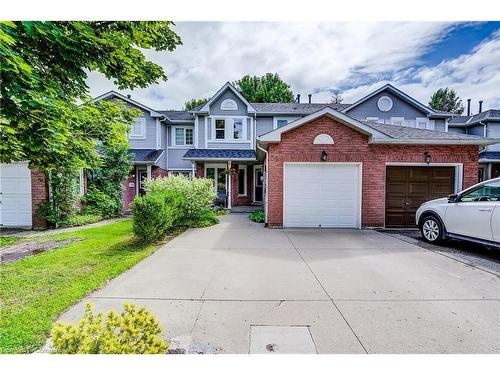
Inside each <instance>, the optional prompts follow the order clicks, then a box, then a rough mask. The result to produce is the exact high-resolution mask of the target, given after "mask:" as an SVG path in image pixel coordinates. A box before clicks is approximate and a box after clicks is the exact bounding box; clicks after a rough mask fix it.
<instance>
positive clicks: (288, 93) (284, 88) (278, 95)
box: [233, 73, 295, 103]
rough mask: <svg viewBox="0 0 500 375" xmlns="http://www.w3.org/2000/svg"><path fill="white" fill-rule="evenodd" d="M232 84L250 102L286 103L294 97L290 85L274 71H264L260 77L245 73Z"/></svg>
mask: <svg viewBox="0 0 500 375" xmlns="http://www.w3.org/2000/svg"><path fill="white" fill-rule="evenodd" d="M233 84H234V85H235V86H236V88H237V89H238V91H239V92H241V94H242V95H243V96H244V97H245V99H246V100H248V101H249V102H251V103H286V102H293V100H294V98H295V95H294V93H293V91H292V90H290V85H289V84H287V83H286V82H285V81H283V80H282V79H281V78H280V76H279V75H278V74H276V73H274V74H273V73H266V74H265V75H263V76H262V77H257V76H253V77H251V76H249V75H246V76H244V77H243V78H242V79H240V80H238V81H236V82H233Z"/></svg>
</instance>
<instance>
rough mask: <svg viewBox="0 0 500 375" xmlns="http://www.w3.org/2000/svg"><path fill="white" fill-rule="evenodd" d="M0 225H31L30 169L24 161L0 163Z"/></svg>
mask: <svg viewBox="0 0 500 375" xmlns="http://www.w3.org/2000/svg"><path fill="white" fill-rule="evenodd" d="M0 191H1V193H2V194H1V195H0V199H1V203H0V225H2V226H4V227H31V225H32V212H31V171H30V170H29V168H28V165H27V164H26V163H12V164H0Z"/></svg>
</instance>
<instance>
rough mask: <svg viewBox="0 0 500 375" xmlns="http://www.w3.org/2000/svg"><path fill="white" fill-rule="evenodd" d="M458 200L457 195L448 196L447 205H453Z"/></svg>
mask: <svg viewBox="0 0 500 375" xmlns="http://www.w3.org/2000/svg"><path fill="white" fill-rule="evenodd" d="M457 200H458V194H450V195H448V203H455V202H456V201H457Z"/></svg>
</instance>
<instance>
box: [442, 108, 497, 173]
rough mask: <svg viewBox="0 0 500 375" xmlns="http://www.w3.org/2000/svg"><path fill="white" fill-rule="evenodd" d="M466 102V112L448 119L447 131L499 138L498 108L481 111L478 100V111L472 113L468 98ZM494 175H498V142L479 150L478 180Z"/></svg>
mask: <svg viewBox="0 0 500 375" xmlns="http://www.w3.org/2000/svg"><path fill="white" fill-rule="evenodd" d="M467 102H468V103H467V114H466V115H464V116H455V117H453V118H451V119H449V121H448V125H447V128H448V131H450V132H455V133H461V134H472V135H477V136H480V137H488V138H500V109H487V110H485V111H483V110H482V104H483V103H482V101H479V108H478V113H477V114H474V115H472V114H471V109H470V99H468V100H467ZM495 177H500V143H497V144H493V145H488V146H485V147H484V148H482V149H481V150H480V152H479V169H478V179H479V181H484V180H488V179H490V178H495Z"/></svg>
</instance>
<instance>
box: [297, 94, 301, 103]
mask: <svg viewBox="0 0 500 375" xmlns="http://www.w3.org/2000/svg"><path fill="white" fill-rule="evenodd" d="M297 103H300V94H297Z"/></svg>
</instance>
